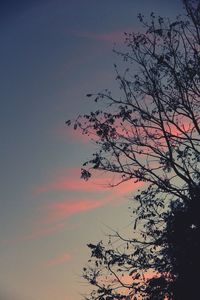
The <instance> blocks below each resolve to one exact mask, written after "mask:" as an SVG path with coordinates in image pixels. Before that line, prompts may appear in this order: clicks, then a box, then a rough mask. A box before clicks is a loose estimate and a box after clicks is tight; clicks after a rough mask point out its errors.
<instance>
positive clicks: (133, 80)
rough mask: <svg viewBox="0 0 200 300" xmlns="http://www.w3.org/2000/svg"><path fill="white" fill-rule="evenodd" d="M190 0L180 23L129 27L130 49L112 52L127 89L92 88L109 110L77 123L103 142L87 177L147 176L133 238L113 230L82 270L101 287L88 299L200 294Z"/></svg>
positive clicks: (199, 172)
mask: <svg viewBox="0 0 200 300" xmlns="http://www.w3.org/2000/svg"><path fill="white" fill-rule="evenodd" d="M183 4H184V8H185V14H184V16H179V17H177V18H176V20H175V21H174V22H171V21H170V20H169V19H166V18H162V17H155V15H154V14H153V13H152V14H151V18H150V21H149V22H147V21H146V20H145V18H144V17H143V16H142V15H139V16H138V17H139V20H140V22H141V24H142V25H143V32H142V33H141V32H139V33H134V32H131V33H125V50H124V51H118V50H116V49H115V50H114V51H115V52H116V54H117V55H119V56H120V57H121V58H122V59H123V60H124V65H125V70H124V72H123V73H122V72H120V71H119V70H118V68H117V66H115V72H116V80H117V82H118V85H119V95H118V96H117V97H115V96H114V95H113V94H112V92H111V91H109V90H105V91H103V92H99V93H97V94H88V95H87V96H88V97H92V98H93V99H94V100H95V101H96V102H97V106H98V104H99V106H101V109H97V110H96V111H94V112H91V113H89V114H85V115H79V116H78V118H77V119H76V120H75V122H74V128H75V129H76V128H79V129H81V131H82V133H83V134H88V135H90V134H92V135H94V136H95V142H96V145H97V151H96V152H95V153H94V154H93V156H92V158H91V159H90V160H89V161H87V162H86V163H85V164H84V166H83V169H82V175H81V176H82V178H84V179H85V180H88V179H89V178H90V176H91V175H92V170H94V169H95V170H99V171H101V170H103V171H107V172H110V173H112V174H117V178H118V179H117V182H115V184H120V183H121V182H123V181H127V180H132V181H133V182H137V181H142V182H144V184H145V185H144V186H145V188H144V189H142V190H141V191H140V193H138V194H137V195H136V196H135V197H134V203H135V210H134V212H133V213H134V215H135V222H134V228H133V233H132V236H131V237H128V238H127V237H124V236H121V235H120V233H118V232H114V233H113V234H111V236H110V240H109V242H108V243H107V244H106V243H103V242H99V243H97V244H96V245H93V244H89V245H88V246H89V248H90V249H91V259H90V260H89V263H88V265H87V266H86V267H85V268H84V270H83V277H84V278H85V279H86V280H87V281H88V282H89V283H90V284H91V285H92V286H93V288H94V289H93V290H92V292H91V294H90V295H89V296H87V297H86V299H99V300H111V299H134V300H136V299H148V300H150V299H157V300H159V299H160V300H163V299H173V300H184V299H194V298H195V299H196V298H197V297H198V294H199V287H198V282H199V272H200V258H199V253H200V217H199V206H200V204H199V201H200V98H199V97H200V1H189V0H184V1H183ZM100 104H101V105H100ZM102 107H103V108H102ZM66 123H67V124H68V125H70V121H67V122H66ZM118 242H119V243H118Z"/></svg>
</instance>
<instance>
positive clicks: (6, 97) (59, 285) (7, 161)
mask: <svg viewBox="0 0 200 300" xmlns="http://www.w3.org/2000/svg"><path fill="white" fill-rule="evenodd" d="M152 11H154V12H155V13H156V14H158V15H162V16H167V17H170V18H172V19H173V17H174V16H175V15H177V14H179V13H181V12H182V4H181V1H180V0H168V1H165V0H101V1H98V0H84V1H83V0H73V1H72V0H65V1H64V0H56V1H55V0H34V1H31V0H29V1H27V0H24V1H21V0H18V1H15V0H10V1H6V0H3V1H1V2H0V39H1V47H0V96H1V97H0V104H1V109H0V136H1V147H0V185H1V187H0V188H1V189H0V190H1V195H0V269H1V274H0V299H1V300H10V299H12V300H15V299H16V300H79V299H82V296H81V293H83V292H87V291H89V288H90V287H89V286H88V285H87V284H86V283H85V282H84V281H83V279H82V278H81V270H82V268H83V266H84V264H85V263H86V262H87V260H88V258H89V251H88V249H87V247H86V244H87V243H89V242H94V243H95V241H99V240H101V239H104V237H105V233H107V232H108V230H109V229H108V228H109V227H111V228H115V229H119V230H123V228H125V227H126V226H128V224H130V222H131V219H130V211H129V210H128V203H129V199H130V198H131V196H132V195H133V194H134V192H135V191H137V190H138V188H139V187H140V184H134V183H132V182H128V183H126V184H123V185H121V186H118V187H116V188H115V189H111V188H109V187H108V182H109V177H108V174H106V173H105V174H97V175H96V177H95V178H94V179H93V180H91V181H89V182H83V181H82V180H80V168H81V164H82V163H83V162H84V161H86V160H87V158H89V154H90V153H92V150H93V149H94V144H93V143H92V142H90V141H89V140H88V139H87V138H83V137H82V136H81V135H80V134H79V133H77V132H73V130H70V129H68V128H67V127H66V126H65V121H66V120H68V119H70V118H73V117H75V116H76V115H77V114H79V113H84V112H89V111H91V110H92V109H94V108H95V104H94V103H92V102H91V100H89V99H87V98H86V97H85V95H86V94H87V93H90V92H98V91H101V90H103V89H105V88H109V89H111V90H112V89H113V90H114V91H116V92H117V87H116V83H115V80H114V77H115V74H114V68H113V64H114V63H117V64H118V63H119V64H121V62H120V61H119V58H118V57H116V56H115V54H114V53H113V52H112V49H113V45H114V43H116V45H117V46H118V45H119V47H120V45H122V43H123V32H125V31H127V32H131V31H138V30H140V24H139V23H138V20H137V14H138V13H140V12H141V13H142V14H144V15H146V16H147V17H148V16H149V15H150V13H151V12H152Z"/></svg>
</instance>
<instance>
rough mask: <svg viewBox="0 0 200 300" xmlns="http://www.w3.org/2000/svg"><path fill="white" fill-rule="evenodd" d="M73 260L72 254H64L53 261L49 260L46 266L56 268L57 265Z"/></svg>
mask: <svg viewBox="0 0 200 300" xmlns="http://www.w3.org/2000/svg"><path fill="white" fill-rule="evenodd" d="M71 259H72V256H71V254H69V253H64V254H63V255H61V256H57V257H55V258H53V259H50V260H48V261H47V262H46V263H45V264H44V266H46V267H50V266H55V265H61V264H63V263H66V262H69V261H70V260H71Z"/></svg>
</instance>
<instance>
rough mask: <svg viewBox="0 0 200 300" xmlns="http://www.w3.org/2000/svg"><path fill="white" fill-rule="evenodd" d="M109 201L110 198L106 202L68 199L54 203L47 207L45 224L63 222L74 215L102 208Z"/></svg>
mask: <svg viewBox="0 0 200 300" xmlns="http://www.w3.org/2000/svg"><path fill="white" fill-rule="evenodd" d="M109 200H110V199H109V198H107V199H104V200H97V199H93V200H88V199H80V200H68V199H67V200H65V201H57V202H52V203H50V204H48V205H47V206H46V207H45V214H46V216H44V219H43V222H45V223H46V222H47V223H49V222H56V221H60V220H63V219H66V218H68V217H70V216H72V215H76V214H80V213H83V212H87V211H90V210H93V209H96V208H98V207H101V206H103V205H105V204H106V203H107V202H108V201H109Z"/></svg>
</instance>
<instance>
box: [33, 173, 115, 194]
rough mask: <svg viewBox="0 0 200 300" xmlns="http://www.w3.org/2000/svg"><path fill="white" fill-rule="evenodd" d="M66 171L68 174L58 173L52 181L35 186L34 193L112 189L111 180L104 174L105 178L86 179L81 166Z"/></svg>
mask: <svg viewBox="0 0 200 300" xmlns="http://www.w3.org/2000/svg"><path fill="white" fill-rule="evenodd" d="M62 173H64V172H62ZM65 173H66V174H58V175H57V176H56V177H55V178H54V179H52V180H50V182H47V183H46V184H43V185H40V186H38V187H36V188H34V194H35V195H39V194H42V193H48V192H55V191H76V192H77V191H84V192H97V191H98V192H100V191H106V190H108V189H110V186H109V181H110V180H109V178H108V177H105V176H103V178H95V179H94V180H92V179H91V180H89V181H84V180H83V179H81V178H80V173H81V170H80V169H79V168H68V169H67V170H66V171H65Z"/></svg>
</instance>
